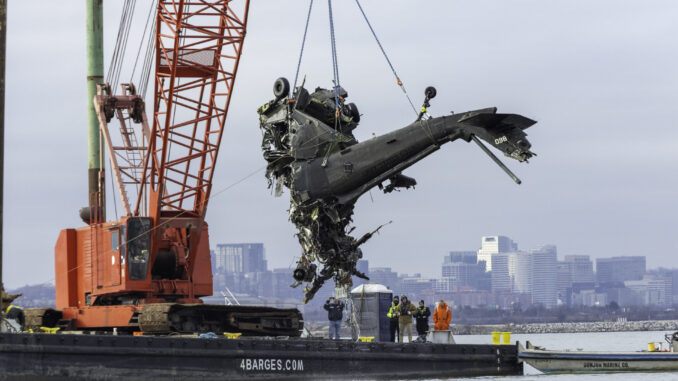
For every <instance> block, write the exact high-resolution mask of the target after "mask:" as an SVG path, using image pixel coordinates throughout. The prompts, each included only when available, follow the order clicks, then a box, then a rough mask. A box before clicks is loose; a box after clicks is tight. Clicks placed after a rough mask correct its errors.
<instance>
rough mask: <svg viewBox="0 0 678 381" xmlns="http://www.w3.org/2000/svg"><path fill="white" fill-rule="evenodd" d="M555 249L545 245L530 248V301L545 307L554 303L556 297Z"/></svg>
mask: <svg viewBox="0 0 678 381" xmlns="http://www.w3.org/2000/svg"><path fill="white" fill-rule="evenodd" d="M557 255H558V254H557V250H556V247H555V246H554V245H546V246H542V247H539V248H536V249H532V250H530V256H531V257H532V303H534V304H541V305H543V306H544V307H546V308H551V307H553V306H555V305H556V301H557V299H556V297H557V289H556V287H557V284H556V282H557V271H558V259H557Z"/></svg>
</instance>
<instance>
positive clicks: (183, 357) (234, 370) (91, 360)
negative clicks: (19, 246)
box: [0, 334, 523, 380]
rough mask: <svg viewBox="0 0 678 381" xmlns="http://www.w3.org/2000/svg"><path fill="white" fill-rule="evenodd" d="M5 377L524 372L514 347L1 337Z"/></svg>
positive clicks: (313, 376) (283, 376)
mask: <svg viewBox="0 0 678 381" xmlns="http://www.w3.org/2000/svg"><path fill="white" fill-rule="evenodd" d="M0 369H3V373H2V374H1V375H0V379H40V378H51V379H54V378H63V379H66V378H68V379H88V380H110V379H119V378H121V377H124V378H125V379H126V380H141V379H149V378H156V377H163V378H168V379H183V378H189V377H190V378H193V379H205V380H212V379H215V380H216V379H220V380H223V379H229V380H243V379H248V380H251V379H318V378H322V379H327V378H333V379H341V378H344V379H355V378H363V377H367V378H382V377H383V378H387V377H388V378H392V377H393V376H394V375H397V376H398V378H441V377H459V376H491V375H520V374H522V372H523V367H522V364H521V363H519V361H518V348H517V346H513V345H473V344H418V343H408V344H396V343H354V342H349V341H330V340H314V339H288V340H282V339H264V338H259V339H250V338H242V337H241V338H240V339H237V340H228V339H224V338H219V339H201V338H177V337H144V336H112V335H82V334H81V335H69V334H53V335H49V334H0Z"/></svg>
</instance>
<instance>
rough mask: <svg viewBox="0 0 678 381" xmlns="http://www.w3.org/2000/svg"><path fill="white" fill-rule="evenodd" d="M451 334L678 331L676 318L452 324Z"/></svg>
mask: <svg viewBox="0 0 678 381" xmlns="http://www.w3.org/2000/svg"><path fill="white" fill-rule="evenodd" d="M450 330H451V331H452V334H453V335H486V334H490V333H491V332H511V333H515V334H525V333H581V332H628V331H678V320H642V321H625V322H616V321H597V322H574V323H532V324H513V323H509V324H490V325H470V324H454V322H452V324H451V325H450Z"/></svg>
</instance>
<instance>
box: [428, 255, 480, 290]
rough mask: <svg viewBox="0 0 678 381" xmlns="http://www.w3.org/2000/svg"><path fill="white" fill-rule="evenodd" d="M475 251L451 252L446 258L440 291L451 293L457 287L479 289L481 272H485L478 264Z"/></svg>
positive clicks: (438, 285)
mask: <svg viewBox="0 0 678 381" xmlns="http://www.w3.org/2000/svg"><path fill="white" fill-rule="evenodd" d="M477 258H478V254H477V253H476V252H475V251H451V252H450V254H449V255H447V256H445V257H444V262H443V266H442V274H441V275H442V277H443V278H442V279H441V282H438V284H437V289H438V290H439V291H441V292H442V291H445V292H450V291H452V290H454V289H455V288H456V287H473V288H477V286H478V280H479V277H480V274H481V272H484V271H485V268H484V267H483V266H482V264H478V263H477V262H478V261H477Z"/></svg>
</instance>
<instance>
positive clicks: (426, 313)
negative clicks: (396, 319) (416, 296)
mask: <svg viewBox="0 0 678 381" xmlns="http://www.w3.org/2000/svg"><path fill="white" fill-rule="evenodd" d="M430 316H431V310H430V309H429V308H428V307H426V305H425V304H424V301H423V300H420V301H419V307H418V308H417V312H415V314H414V318H415V319H417V334H418V335H419V336H420V337H425V336H426V332H428V318H429V317H430Z"/></svg>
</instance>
